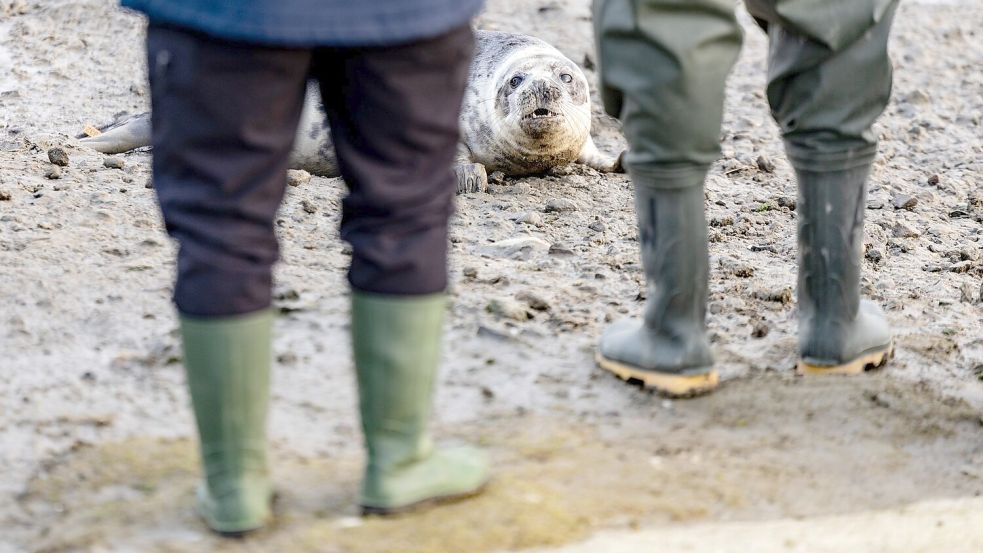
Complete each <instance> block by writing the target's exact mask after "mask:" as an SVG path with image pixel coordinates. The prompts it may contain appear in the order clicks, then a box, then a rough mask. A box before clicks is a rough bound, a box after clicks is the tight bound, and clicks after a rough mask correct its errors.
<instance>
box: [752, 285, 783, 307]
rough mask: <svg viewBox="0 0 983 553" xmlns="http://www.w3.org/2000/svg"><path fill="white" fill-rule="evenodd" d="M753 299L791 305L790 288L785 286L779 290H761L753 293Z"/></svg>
mask: <svg viewBox="0 0 983 553" xmlns="http://www.w3.org/2000/svg"><path fill="white" fill-rule="evenodd" d="M754 297H756V298H758V299H759V300H764V301H773V302H776V303H780V304H782V305H789V304H791V303H792V288H791V287H789V286H786V287H785V288H782V289H780V290H761V291H758V292H755V293H754Z"/></svg>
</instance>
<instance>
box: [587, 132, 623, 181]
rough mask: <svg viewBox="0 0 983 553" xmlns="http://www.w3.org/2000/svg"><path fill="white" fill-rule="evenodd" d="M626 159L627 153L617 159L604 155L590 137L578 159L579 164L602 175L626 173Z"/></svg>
mask: <svg viewBox="0 0 983 553" xmlns="http://www.w3.org/2000/svg"><path fill="white" fill-rule="evenodd" d="M624 157H625V152H621V153H620V154H618V157H617V158H612V157H609V156H606V155H604V154H602V153H601V151H600V150H598V149H597V146H595V145H594V139H592V138H590V137H588V138H587V142H585V143H584V147H583V148H582V149H581V150H580V156H578V157H577V163H583V164H584V165H586V166H588V167H591V168H593V169H596V170H598V171H600V172H602V173H624V172H625V167H624V165H623V163H622V162H623V161H624Z"/></svg>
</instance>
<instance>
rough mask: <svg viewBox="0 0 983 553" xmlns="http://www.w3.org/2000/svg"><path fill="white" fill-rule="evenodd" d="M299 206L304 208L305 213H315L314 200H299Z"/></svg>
mask: <svg viewBox="0 0 983 553" xmlns="http://www.w3.org/2000/svg"><path fill="white" fill-rule="evenodd" d="M300 207H302V208H303V209H304V212H305V213H310V214H314V213H317V206H316V205H314V202H312V201H310V200H301V201H300Z"/></svg>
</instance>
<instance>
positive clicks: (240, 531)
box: [195, 492, 280, 540]
mask: <svg viewBox="0 0 983 553" xmlns="http://www.w3.org/2000/svg"><path fill="white" fill-rule="evenodd" d="M279 500H280V494H279V492H273V493H272V494H270V514H268V515H267V516H265V517H264V518H263V520H261V521H260V522H258V523H257V524H255V525H248V526H246V527H245V528H242V527H235V528H230V527H234V526H238V525H231V524H230V525H224V524H218V525H214V526H213V525H212V523H211V522H209V518H208V517H207V516H205V515H204V514H203V513H202V512H201V510H200V508H197V507H196V508H195V511H196V512H197V514H198V517H199V518H200V519H201V521H202V522H203V523H204V524H205V526H207V527H208V529H209V530H211V531H212V532H213V533H215V534H217V535H219V536H221V537H223V538H228V539H233V540H241V539H245V538H247V537H249V536H250V535H252V534H255V533H257V532H259V531H260V530H264V529H266V528H268V527H269V526H270V524H272V523H273V520H274V518H275V515H274V513H273V510H274V508H275V507H276V504H277V503H278V502H279Z"/></svg>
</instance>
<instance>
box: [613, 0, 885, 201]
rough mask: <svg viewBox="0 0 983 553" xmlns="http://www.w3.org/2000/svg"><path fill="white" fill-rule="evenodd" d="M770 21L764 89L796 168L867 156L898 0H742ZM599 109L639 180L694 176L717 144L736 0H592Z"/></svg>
mask: <svg viewBox="0 0 983 553" xmlns="http://www.w3.org/2000/svg"><path fill="white" fill-rule="evenodd" d="M745 3H746V5H747V7H748V10H749V11H750V12H751V14H752V15H753V16H755V18H756V19H758V21H759V22H761V23H763V24H764V25H765V26H766V27H767V29H768V36H769V39H770V43H771V46H770V51H769V60H768V61H769V63H768V66H769V69H768V101H769V103H770V105H771V109H772V114H773V116H774V117H775V120H776V121H777V122H778V124H779V127H780V128H781V131H782V136H783V137H784V140H785V147H786V152H787V153H788V156H789V159H790V160H791V162H792V164H793V165H794V166H795V167H796V168H797V169H800V170H801V169H804V170H813V171H832V170H843V169H850V168H853V167H858V166H862V165H865V164H869V163H870V162H871V161H872V160H873V157H874V153H875V150H876V145H877V142H876V138H875V136H874V135H873V133H872V132H871V125H872V123H873V122H874V120H875V119H876V118H877V117H878V115H880V113H881V112H882V111H883V110H884V107H885V106H886V105H887V102H888V98H889V96H890V91H891V64H890V60H889V59H888V54H887V40H888V33H889V31H890V27H891V21H892V19H893V16H894V12H895V10H896V8H897V0H825V1H818V0H746V2H745ZM594 25H595V30H596V37H597V43H598V52H599V59H600V72H601V73H600V74H601V84H602V96H603V98H604V104H605V109H606V110H607V111H608V113H610V114H611V115H613V116H615V117H619V118H620V119H621V120H622V122H623V123H624V129H625V134H626V137H627V138H628V142H629V144H630V146H631V150H630V152H629V154H628V155H627V157H626V166H627V168H628V170H629V172H630V173H632V175H633V177H636V181H644V182H645V183H647V185H648V186H653V187H658V188H681V187H688V186H699V185H701V184H702V182H703V175H704V174H705V172H706V169H707V168H708V167H709V165H710V164H711V163H712V162H713V161H714V160H715V159H716V158H717V157H718V156H719V154H720V146H719V144H718V137H719V133H720V122H721V116H722V111H723V98H724V81H725V79H726V77H727V74H728V72H729V71H730V69H731V67H732V66H733V64H734V61H735V60H736V58H737V53H738V49H739V47H740V44H741V29H740V26H739V25H738V23H737V20H736V18H735V15H734V2H733V1H732V0H594Z"/></svg>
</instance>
